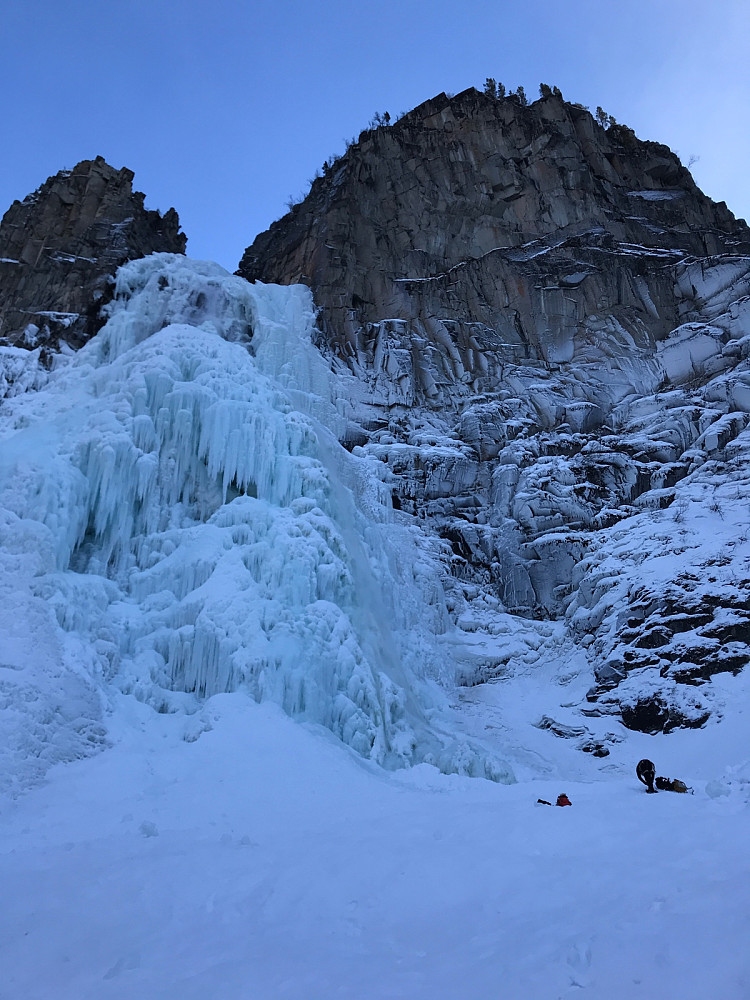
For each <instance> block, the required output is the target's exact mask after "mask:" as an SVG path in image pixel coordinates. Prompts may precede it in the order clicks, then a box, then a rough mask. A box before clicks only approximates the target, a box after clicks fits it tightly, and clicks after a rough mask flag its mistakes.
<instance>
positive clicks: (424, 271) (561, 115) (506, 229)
mask: <svg viewBox="0 0 750 1000" xmlns="http://www.w3.org/2000/svg"><path fill="white" fill-rule="evenodd" d="M740 249H744V251H745V252H748V251H749V250H750V231H749V230H748V228H747V226H745V225H744V223H742V222H738V221H737V220H735V219H734V217H733V216H732V214H731V213H730V212H729V211H728V209H727V208H726V206H725V205H723V204H720V205H717V204H715V203H713V202H712V201H711V200H710V199H708V198H707V197H705V196H704V195H703V194H702V193H701V192H700V191H699V190H698V189H697V188H696V186H695V184H694V182H693V180H692V177H691V176H690V173H689V172H688V171H687V170H686V169H685V168H684V167H683V166H682V164H681V163H680V161H679V160H678V158H677V157H676V156H675V155H674V154H673V153H672V152H671V151H670V150H669V149H668V148H667V147H666V146H661V145H658V144H657V143H652V142H641V141H639V140H638V139H637V138H636V137H635V135H634V133H633V132H632V131H630V130H629V129H627V128H626V127H624V126H613V127H610V128H608V129H605V128H603V127H601V126H600V125H598V124H597V123H596V121H595V120H594V118H593V117H592V116H591V114H589V113H588V111H586V110H585V109H582V108H579V107H577V106H575V105H572V104H568V103H566V102H565V101H563V100H562V99H561V98H559V97H556V96H550V97H547V98H544V99H541V100H539V101H536V102H535V103H534V104H533V105H530V106H522V105H520V104H519V103H518V102H517V101H516V100H514V99H512V98H508V99H505V100H495V99H494V98H490V97H487V96H485V95H484V94H481V93H479V92H477V91H476V90H473V89H471V90H468V91H465V92H464V93H462V94H459V95H458V96H457V97H454V98H448V97H446V95H444V94H441V95H440V96H438V97H436V98H434V99H433V100H430V101H427V102H426V103H424V104H422V105H420V106H419V107H418V108H415V109H414V110H413V111H411V112H410V113H409V114H407V115H405V116H404V117H403V118H401V119H400V120H399V121H398V122H397V123H396V124H395V125H393V126H390V127H379V128H375V129H373V130H370V131H367V132H364V133H362V135H361V136H360V140H359V142H358V143H357V144H355V145H353V146H351V147H350V148H349V150H348V151H347V153H346V154H345V155H344V156H343V157H341V158H340V159H339V160H337V161H336V162H335V163H334V164H333V166H331V167H330V168H329V169H328V172H327V174H326V176H324V177H323V178H320V179H318V180H316V181H315V182H314V183H313V185H312V188H311V190H310V193H309V195H308V196H307V198H306V199H305V200H304V202H302V203H301V204H299V205H296V206H295V207H294V208H293V209H292V211H291V212H290V213H289V214H288V215H287V216H285V217H284V218H283V219H281V220H279V221H278V222H276V223H274V224H273V225H272V226H271V228H270V229H269V230H268V232H266V233H263V234H261V235H260V236H258V237H257V239H256V240H255V242H254V243H253V244H252V246H250V247H249V248H248V249H247V251H246V252H245V254H244V256H243V258H242V261H241V263H240V266H239V271H238V273H239V274H241V275H243V276H244V277H246V278H248V279H249V280H255V279H260V280H262V281H273V282H280V283H291V282H302V283H305V284H308V285H309V286H310V287H311V288H312V290H313V294H314V296H315V300H316V302H317V303H318V305H319V306H320V307H321V310H322V313H321V320H320V322H321V329H322V331H323V333H324V334H325V336H326V339H327V341H328V342H329V343H330V344H331V345H332V346H333V347H334V349H335V350H336V352H337V353H338V354H339V355H340V356H342V357H345V358H347V359H350V360H351V362H352V364H353V365H355V366H357V367H358V368H365V369H367V368H370V369H373V370H377V368H378V364H379V361H380V359H381V358H382V356H383V354H384V353H386V352H387V353H388V354H391V355H392V354H397V355H398V362H397V366H396V367H397V371H394V374H395V375H396V377H395V378H392V381H393V382H394V383H398V385H395V384H394V386H393V387H392V388H391V396H395V395H400V396H401V397H402V398H403V400H404V401H405V402H409V403H410V402H414V401H418V400H420V399H422V400H424V399H430V398H435V397H436V396H437V395H438V392H437V388H436V386H435V385H433V384H432V380H431V378H430V372H429V371H427V372H426V371H425V370H424V356H425V355H428V356H429V355H430V354H431V353H435V354H436V355H437V357H436V362H437V367H438V369H439V370H440V374H441V375H442V376H443V377H442V378H441V381H443V380H444V379H447V380H449V381H458V382H462V383H465V384H470V385H471V387H472V388H473V390H474V391H483V390H484V389H486V388H494V387H495V385H496V384H497V379H498V371H499V366H500V365H502V363H503V362H506V361H508V360H511V361H516V360H519V359H524V358H536V359H541V360H544V361H547V362H551V363H556V362H565V361H569V360H570V359H571V358H572V357H574V356H575V355H576V354H581V353H582V352H584V353H591V352H592V351H593V352H594V353H596V351H597V347H598V346H599V345H598V341H599V339H600V338H599V336H598V333H599V331H598V329H597V327H596V324H595V323H594V324H593V325H592V322H591V318H592V316H601V315H605V316H607V317H610V318H611V319H612V320H614V321H616V322H617V323H618V324H620V325H621V327H622V330H623V335H625V336H628V337H630V338H632V339H633V341H634V342H635V343H636V344H637V345H646V344H648V343H652V342H653V339H654V338H659V337H662V336H664V335H665V334H666V333H667V331H668V330H670V329H672V328H673V327H674V326H676V325H677V322H678V309H677V303H676V300H675V295H674V291H673V280H672V274H671V272H670V271H669V269H668V267H667V265H669V264H675V263H677V262H678V261H680V260H683V259H684V258H686V257H687V256H693V257H706V256H711V255H716V254H721V253H727V252H728V253H736V252H738V250H740Z"/></svg>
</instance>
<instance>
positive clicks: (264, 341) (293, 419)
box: [0, 254, 509, 779]
mask: <svg viewBox="0 0 750 1000" xmlns="http://www.w3.org/2000/svg"><path fill="white" fill-rule="evenodd" d="M109 309H110V317H109V320H108V322H107V324H106V325H105V327H104V328H103V329H102V331H101V332H100V333H99V335H98V336H97V337H95V338H94V339H93V340H92V341H91V342H90V343H89V344H88V345H86V347H84V348H83V349H82V350H81V351H80V352H78V354H77V355H75V356H74V357H73V358H71V359H69V360H67V361H65V362H64V363H61V365H60V367H59V368H58V370H56V371H53V372H52V373H51V375H50V378H49V382H48V384H47V385H46V386H45V387H44V388H42V389H40V390H39V391H36V392H33V393H27V394H22V395H18V396H16V397H14V398H12V399H9V400H7V401H6V409H7V412H6V414H5V418H4V420H3V421H2V428H1V429H0V434H2V438H1V439H0V446H1V447H0V505H1V506H2V508H3V509H4V516H5V522H4V524H5V525H6V530H5V531H4V534H3V535H2V536H0V543H1V544H2V545H3V546H4V549H5V550H6V551H7V550H8V548H9V547H13V546H15V548H16V549H18V548H19V544H18V540H19V539H23V542H22V544H21V545H20V549H21V552H20V554H19V555H18V557H17V560H16V561H17V562H18V564H19V566H20V565H21V564H23V566H24V567H25V570H24V572H25V574H26V575H25V576H24V580H25V581H26V583H25V584H24V585H25V586H27V587H30V588H31V589H32V590H33V591H34V597H35V599H36V600H37V601H40V602H43V604H40V608H43V610H44V612H45V613H46V614H47V615H48V617H49V616H51V615H52V614H53V613H54V619H55V620H54V622H53V623H52V624H50V628H51V629H53V631H54V628H57V629H58V630H59V631H60V633H61V635H62V638H60V642H62V643H63V644H64V642H65V641H68V640H69V639H70V637H71V636H74V637H75V639H76V649H77V650H78V651H79V652H78V654H77V655H78V662H77V669H80V670H81V671H82V675H83V676H84V677H85V679H86V683H87V684H88V685H89V687H90V688H91V690H92V691H99V692H102V691H104V692H106V689H107V685H112V684H114V685H116V686H117V687H119V688H120V689H121V690H124V691H126V692H128V693H133V694H134V695H136V696H137V697H138V698H140V699H141V700H144V701H147V702H149V703H150V704H152V705H154V707H156V708H158V709H159V710H164V711H174V710H187V711H193V710H194V709H195V707H196V705H197V702H198V700H199V699H201V698H203V697H206V696H210V695H212V694H215V693H218V692H225V691H232V690H235V689H237V688H240V687H242V688H244V689H248V690H250V691H251V692H252V693H253V695H254V696H255V697H256V698H257V699H271V700H273V701H275V702H277V703H278V704H280V705H281V706H282V707H283V708H284V710H285V711H286V712H288V713H289V714H290V715H293V716H295V717H300V718H303V719H306V720H309V721H312V722H316V723H320V724H322V725H324V726H326V727H327V728H329V729H330V730H331V731H332V732H333V733H334V734H335V735H336V736H338V737H339V738H340V739H341V740H343V741H344V742H345V743H347V744H348V745H350V746H352V747H354V748H355V749H356V750H357V751H358V752H359V753H361V754H363V755H365V756H368V757H372V758H373V759H375V760H377V761H379V762H381V763H383V764H387V765H390V766H396V765H400V764H405V763H412V762H415V761H419V760H429V761H433V762H435V763H437V764H438V765H439V766H441V767H442V768H444V769H449V770H452V769H461V770H465V771H468V772H471V773H480V774H490V775H491V776H493V777H500V778H506V779H507V778H509V774H508V772H507V771H505V770H504V769H503V768H502V767H501V766H499V765H497V764H492V763H490V762H488V761H487V760H486V759H484V758H483V757H482V756H481V755H477V754H476V753H475V752H474V751H473V750H472V749H471V748H467V747H465V746H456V745H454V744H453V743H452V741H451V739H450V738H449V737H447V736H445V737H443V736H439V735H437V734H438V732H440V731H441V728H442V726H441V722H440V718H441V717H442V713H444V712H445V711H446V707H445V696H444V693H443V691H442V689H441V687H440V684H439V683H438V682H442V684H446V683H450V682H451V665H450V664H449V663H448V662H447V660H446V658H445V656H444V654H443V652H442V649H443V646H442V645H441V643H440V641H439V636H440V633H442V632H444V631H445V630H446V628H447V627H448V623H447V613H446V610H445V604H444V598H443V594H442V590H441V588H440V585H439V583H437V580H438V576H439V574H438V572H437V569H436V567H435V565H434V564H433V563H432V562H431V557H430V555H429V552H428V551H427V550H426V549H425V547H424V546H420V545H419V538H418V536H417V535H416V534H415V533H414V532H413V531H412V530H410V529H409V528H408V527H404V526H403V525H397V524H395V523H394V522H393V517H392V512H391V511H390V508H389V502H388V496H389V490H388V489H387V488H386V487H385V485H384V484H383V483H382V482H381V479H380V476H381V475H382V472H380V471H379V470H380V469H382V466H381V465H380V463H378V462H376V461H375V460H374V459H372V458H367V457H365V456H364V455H350V454H349V453H348V452H346V451H345V450H344V449H343V448H342V447H341V446H340V445H339V444H338V440H337V434H338V432H339V430H340V428H341V426H342V417H341V415H340V413H339V410H338V409H337V405H336V399H335V386H334V385H333V383H332V382H331V377H330V375H329V372H328V370H327V368H326V365H325V364H324V363H323V361H322V359H321V357H320V355H319V354H318V352H317V351H316V350H315V348H314V347H313V345H312V342H311V335H312V330H313V324H314V310H313V303H312V300H311V297H310V294H309V291H308V290H307V289H305V288H302V287H299V286H297V287H289V288H282V287H278V286H261V285H256V286H251V285H249V284H248V283H246V282H245V281H243V280H242V279H239V278H235V277H232V276H229V275H228V274H227V273H226V272H224V271H223V269H221V268H220V267H218V265H215V264H208V263H198V262H193V261H189V260H186V259H185V258H183V257H180V256H173V255H168V254H160V255H154V256H153V257H150V258H146V259H143V260H139V261H134V262H132V263H130V264H127V265H126V266H125V267H123V268H122V269H121V270H120V272H119V273H118V277H117V291H116V297H115V300H114V302H113V303H112V305H111V306H110V307H109ZM32 564H33V567H34V568H33V572H32V571H30V570H29V567H30V566H32ZM19 579H20V578H19ZM29 579H30V580H32V583H31V584H29V582H28V581H29ZM66 636H67V639H66ZM58 638H59V637H58ZM29 641H30V642H31V637H29ZM32 659H33V658H32ZM20 660H21V662H20V666H19V671H20V672H19V671H17V676H16V678H15V679H16V681H17V682H18V684H19V685H20V687H17V689H15V695H14V694H13V693H11V695H10V696H9V697H10V699H11V700H13V699H14V698H16V700H17V698H20V697H21V695H22V688H23V685H24V684H25V685H26V687H25V688H23V690H25V691H26V692H27V693H28V692H29V691H32V692H33V691H36V692H37V694H39V692H40V691H41V690H42V688H43V687H44V684H43V683H42V681H41V680H40V678H41V677H44V676H47V673H48V672H49V671H48V669H47V668H48V667H49V664H48V663H47V664H46V666H45V665H44V664H42V665H41V666H40V664H39V662H37V661H36V660H34V662H33V663H32V662H31V660H29V661H28V662H27V663H24V662H23V656H21V658H20ZM45 662H46V661H45ZM45 670H47V673H45ZM22 677H23V678H24V679H23V680H21V678H22ZM40 684H41V687H40ZM39 698H41V701H42V702H43V701H44V696H43V695H39V697H38V698H37V699H36V700H37V701H39ZM27 700H28V699H27ZM32 700H34V699H32ZM94 700H95V701H96V699H94ZM94 714H95V713H94ZM71 752H72V753H73V755H75V751H71Z"/></svg>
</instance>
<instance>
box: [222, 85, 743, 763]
mask: <svg viewBox="0 0 750 1000" xmlns="http://www.w3.org/2000/svg"><path fill="white" fill-rule="evenodd" d="M238 273H240V274H242V275H244V276H245V277H246V278H248V279H251V280H252V279H260V280H263V281H269V282H279V283H293V282H303V283H305V284H308V285H309V286H310V287H311V288H312V291H313V294H314V297H315V301H316V303H317V304H318V306H319V307H320V316H319V321H318V322H319V328H320V332H321V344H320V346H321V348H322V349H323V350H324V351H325V352H326V353H327V354H328V355H329V358H330V361H331V365H332V368H333V370H334V371H335V372H337V373H338V376H339V379H338V383H337V392H338V394H339V399H338V407H339V412H341V413H342V414H344V415H345V416H346V417H347V418H348V421H349V424H348V428H347V429H346V430H345V431H344V432H343V434H342V440H343V441H344V443H345V444H347V446H349V447H354V446H357V445H358V446H361V447H363V448H364V449H365V450H366V451H367V452H368V453H369V454H371V455H372V456H374V457H376V458H377V459H379V460H380V461H382V462H383V463H385V465H386V466H387V468H388V473H387V475H389V476H390V482H391V484H392V489H393V504H394V507H395V508H397V509H398V510H399V511H400V514H399V515H398V516H400V517H403V518H405V519H412V520H413V521H416V522H417V523H420V524H421V525H423V527H424V530H425V532H426V534H427V536H428V537H431V538H433V539H434V538H436V537H437V538H439V539H441V540H442V542H443V544H445V545H446V555H445V565H446V571H447V577H446V581H447V582H446V586H447V587H448V588H449V589H451V587H452V593H453V597H452V600H454V602H455V604H454V606H455V612H456V615H457V618H458V621H459V623H464V624H465V627H466V629H467V630H468V631H469V632H472V633H479V634H482V633H483V631H484V632H486V630H487V629H489V632H490V633H491V635H490V634H489V633H486V638H487V641H486V643H484V641H482V642H479V641H478V642H477V648H478V649H479V648H480V647H483V646H484V648H487V649H490V648H492V647H493V643H494V645H495V646H497V642H496V640H494V639H492V636H494V635H497V634H500V633H505V632H507V631H508V628H509V626H508V625H507V619H506V618H503V615H506V614H507V613H508V612H510V613H511V615H512V616H519V615H520V616H524V617H525V618H529V619H545V618H553V619H558V620H559V621H561V622H565V628H566V632H565V634H566V635H567V636H568V637H569V638H571V639H572V640H574V642H575V643H577V644H580V647H579V648H580V649H582V650H584V649H585V650H586V651H587V655H588V656H590V657H591V662H592V668H593V670H594V674H595V678H596V684H595V686H594V688H592V690H591V692H590V696H589V697H590V701H591V702H592V705H593V707H591V708H590V709H587V710H586V712H585V714H589V715H599V714H607V713H614V714H619V715H620V717H621V719H622V720H623V721H624V722H625V724H626V725H628V726H630V727H631V728H636V729H643V730H645V731H649V732H651V731H657V730H668V729H671V728H673V727H675V726H680V725H702V724H703V723H704V722H705V721H706V719H707V718H708V717H709V715H710V714H711V713H712V712H719V714H720V711H721V709H720V707H719V706H720V699H718V700H717V699H716V698H714V689H713V688H712V687H711V686H710V678H712V677H713V676H714V675H715V674H716V673H720V672H731V673H736V672H737V671H739V670H740V669H741V668H742V666H743V665H744V664H745V663H747V662H750V647H748V645H747V644H746V643H747V636H748V635H750V581H748V579H747V572H746V567H745V566H744V564H742V560H741V557H740V556H739V554H738V552H739V549H737V550H735V549H734V548H732V545H733V542H732V541H731V536H732V532H733V531H734V530H735V528H736V530H737V531H740V528H739V527H737V525H738V524H739V523H740V522H741V521H742V516H741V515H740V513H739V508H736V505H735V503H734V500H733V499H732V498H734V497H736V496H740V495H743V490H744V488H745V487H744V485H743V484H744V482H745V476H746V472H745V469H746V468H747V467H748V465H749V464H750V440H748V432H747V431H746V430H745V428H746V427H747V425H748V421H749V420H750V362H748V354H750V230H748V227H747V225H746V224H745V223H744V222H743V221H741V220H736V219H735V218H734V216H733V215H732V214H731V213H730V212H729V211H728V209H727V208H726V206H725V205H723V204H715V203H714V202H712V201H711V200H710V199H709V198H707V197H705V196H704V195H703V194H702V193H701V192H700V191H699V190H698V188H697V187H696V186H695V184H694V182H693V180H692V178H691V176H690V174H689V173H688V171H687V170H686V169H685V168H684V167H683V166H682V165H681V164H680V162H679V160H678V159H677V157H676V156H675V155H674V154H673V153H672V152H671V151H670V150H669V149H668V148H667V147H665V146H661V145H658V144H656V143H651V142H641V141H640V140H638V139H637V138H636V136H635V135H634V134H633V132H632V131H631V130H629V129H627V128H625V127H623V126H616V125H615V126H612V127H610V128H608V129H604V128H602V127H600V126H599V125H598V124H597V123H596V122H595V120H594V119H593V117H592V116H591V115H590V114H589V113H588V112H587V111H585V110H584V109H581V108H578V107H576V106H574V105H570V104H567V103H565V102H564V101H563V100H562V99H560V98H559V97H555V96H550V97H547V98H544V99H541V100H539V101H537V102H535V103H534V104H533V105H531V106H528V107H522V106H521V105H520V104H519V103H518V102H517V101H516V100H514V99H505V100H501V101H498V100H495V99H493V98H489V97H486V96H485V95H483V94H480V93H478V92H477V91H475V90H469V91H466V92H464V93H463V94H459V95H458V96H457V97H455V98H448V97H446V96H445V95H440V96H439V97H437V98H435V99H434V100H431V101H428V102H426V103H425V104H423V105H421V106H420V107H418V108H416V109H415V110H414V111H412V112H410V113H409V114H408V115H406V116H405V117H404V118H402V119H401V120H400V121H399V122H397V123H396V124H395V125H393V126H391V127H380V128H377V129H375V130H371V131H368V132H365V133H363V134H362V136H361V137H360V140H359V142H358V143H357V144H355V145H353V146H351V147H350V148H349V149H348V151H347V153H346V154H345V155H344V156H343V157H342V158H341V159H340V160H338V161H337V162H336V163H334V165H333V166H332V167H331V168H330V169H329V170H328V171H327V173H326V175H325V176H324V177H322V178H320V179H318V180H316V181H315V182H314V184H313V185H312V188H311V190H310V193H309V195H308V197H307V198H306V199H305V201H304V202H302V203H301V204H299V205H297V206H295V208H294V209H293V210H292V211H291V212H290V213H289V214H288V215H287V216H286V217H285V218H283V219H281V220H279V221H278V222H276V223H274V225H273V226H272V227H271V228H270V230H269V231H268V232H266V233H263V234H261V235H260V236H259V237H258V238H257V239H256V240H255V242H254V243H253V244H252V246H250V247H249V248H248V250H247V251H246V253H245V255H244V256H243V258H242V262H241V264H240V268H239V272H238ZM711 497H713V500H711V505H710V510H709V507H708V506H707V498H711ZM707 517H708V518H709V519H713V522H712V525H713V526H709V525H708V521H707V520H706V518H707ZM725 517H726V522H725V521H724V520H723V518H725ZM735 522H737V524H735ZM730 524H733V525H735V527H734V528H732V529H731V530H729V531H728V530H727V526H728V525H730ZM451 579H452V581H453V583H452V584H451V582H450V581H451ZM493 602H495V603H493ZM491 608H496V609H498V618H497V620H496V621H495V622H494V624H491V625H490V626H488V625H487V621H488V614H490V611H488V609H491ZM490 617H491V614H490ZM514 620H515V621H518V618H517V617H516V618H515V619H514ZM514 627H515V626H514ZM722 644H723V646H726V655H724V653H722V652H721V650H722V648H723V647H722ZM518 662H519V655H518V651H517V650H514V649H513V648H512V644H509V645H508V649H507V650H506V651H502V650H501V651H500V652H499V653H497V654H494V655H486V656H485V655H478V656H477V658H476V662H470V663H467V664H466V665H465V669H464V668H462V669H463V676H464V679H465V680H466V681H467V683H473V682H476V681H478V680H483V679H488V678H492V677H496V676H501V675H503V674H504V673H507V672H508V671H509V670H512V668H513V665H514V664H516V663H518ZM589 749H591V747H589ZM597 752H600V753H601V754H604V753H606V752H607V751H606V747H603V746H602V747H598V749H597Z"/></svg>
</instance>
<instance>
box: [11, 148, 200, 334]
mask: <svg viewBox="0 0 750 1000" xmlns="http://www.w3.org/2000/svg"><path fill="white" fill-rule="evenodd" d="M133 177H134V174H133V171H132V170H128V169H127V167H123V168H122V169H120V170H116V169H115V168H114V167H111V166H110V165H109V164H108V163H106V162H105V160H104V159H103V158H102V157H101V156H97V157H96V159H95V160H83V161H81V162H80V163H78V164H77V165H76V166H75V167H74V168H73V169H72V170H61V171H60V172H59V173H58V174H55V176H54V177H50V178H48V179H47V180H46V181H45V183H44V184H42V185H41V187H40V188H38V190H36V191H34V192H33V193H32V194H30V195H28V196H27V197H26V198H24V199H23V201H15V202H14V203H13V204H12V205H11V207H10V208H9V209H8V211H7V212H6V213H5V215H4V216H3V219H2V222H0V343H2V344H10V345H15V346H18V347H30V348H33V347H37V346H41V347H42V348H43V349H44V350H45V351H48V350H49V349H51V348H52V349H54V348H55V347H57V346H58V345H59V343H60V342H61V341H63V342H64V343H67V344H68V345H70V346H72V347H80V345H81V344H82V343H84V341H86V340H87V339H89V338H90V337H91V336H93V334H94V333H96V331H97V330H98V329H99V328H100V327H101V325H102V322H103V319H102V315H101V307H102V305H104V303H105V302H106V301H107V300H108V299H109V298H110V297H111V290H112V281H111V279H112V278H113V276H114V273H115V271H116V270H117V268H118V267H119V266H120V265H121V264H124V263H125V261H127V260H133V259H135V258H138V257H145V256H146V255H148V254H150V253H155V252H158V251H170V252H172V253H184V252H185V245H186V242H187V239H186V237H185V236H184V234H183V233H181V232H180V220H179V218H178V216H177V213H176V212H175V210H174V209H173V208H170V209H169V211H168V212H166V213H165V214H164V215H163V216H162V215H161V213H159V212H156V211H151V210H149V209H147V208H145V207H144V204H143V202H144V198H145V196H144V195H143V194H142V193H141V192H140V191H133V186H132V182H133Z"/></svg>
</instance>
